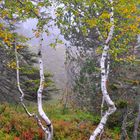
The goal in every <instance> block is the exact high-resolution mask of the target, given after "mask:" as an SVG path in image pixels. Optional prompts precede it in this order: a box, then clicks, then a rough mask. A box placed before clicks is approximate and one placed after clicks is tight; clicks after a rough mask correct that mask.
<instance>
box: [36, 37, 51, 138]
mask: <svg viewBox="0 0 140 140" xmlns="http://www.w3.org/2000/svg"><path fill="white" fill-rule="evenodd" d="M42 41H43V38H42V39H41V43H40V48H39V51H38V56H39V71H40V86H39V89H38V91H37V103H38V112H39V115H40V117H41V118H42V119H43V120H44V121H45V122H46V125H47V128H45V127H44V129H43V130H44V132H45V140H52V138H53V126H52V124H51V121H50V120H49V118H48V117H47V115H46V114H45V112H44V110H43V107H42V92H43V88H44V70H43V61H42V53H41V47H42Z"/></svg>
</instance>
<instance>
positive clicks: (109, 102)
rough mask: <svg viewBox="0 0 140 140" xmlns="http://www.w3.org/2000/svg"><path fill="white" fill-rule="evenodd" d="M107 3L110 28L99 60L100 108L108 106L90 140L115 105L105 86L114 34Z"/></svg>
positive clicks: (111, 0)
mask: <svg viewBox="0 0 140 140" xmlns="http://www.w3.org/2000/svg"><path fill="white" fill-rule="evenodd" d="M109 1H110V4H111V5H112V7H111V10H112V11H111V12H110V23H111V24H112V26H111V28H110V32H109V34H108V37H107V39H106V41H105V45H104V48H103V52H102V57H101V60H100V67H101V91H102V94H103V102H102V107H103V103H104V101H105V102H106V103H107V105H108V110H107V111H106V112H105V113H104V115H103V116H102V118H101V121H100V123H99V125H98V126H97V128H96V129H95V130H94V132H93V134H92V135H91V136H90V140H96V137H97V136H98V135H99V134H100V133H101V132H102V131H103V130H104V126H105V125H106V122H107V120H108V117H109V116H110V115H111V114H112V113H114V112H115V111H116V107H115V104H114V102H113V101H112V100H111V98H110V96H109V94H108V92H107V85H106V83H107V79H108V74H109V61H108V57H109V42H110V41H111V39H112V36H113V32H114V17H113V15H114V12H113V11H114V8H113V0H109ZM98 32H99V31H98ZM106 65H107V66H106Z"/></svg>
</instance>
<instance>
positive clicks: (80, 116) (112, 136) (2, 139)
mask: <svg viewBox="0 0 140 140" xmlns="http://www.w3.org/2000/svg"><path fill="white" fill-rule="evenodd" d="M28 107H29V110H30V111H31V112H36V111H37V110H36V106H35V104H34V105H33V104H32V105H31V104H30V105H28ZM44 110H45V112H46V113H47V115H48V116H49V118H51V120H52V123H53V126H54V140H88V139H89V137H90V134H91V133H92V131H93V130H94V129H95V127H96V126H97V124H98V122H99V120H100V117H99V116H97V115H96V116H95V115H93V114H91V113H89V112H84V111H81V110H76V109H71V108H69V109H64V108H63V106H62V105H61V104H60V103H56V104H54V103H53V104H52V105H51V104H49V105H48V104H45V105H44ZM43 139H44V135H43V132H42V130H41V129H40V128H39V127H38V126H37V123H36V121H35V120H34V119H33V118H29V117H28V116H27V114H26V113H25V112H24V110H23V108H22V107H21V105H20V104H18V105H10V104H6V103H5V104H2V105H0V140H43ZM102 140H119V129H118V128H114V129H113V130H111V129H107V128H106V129H105V132H104V134H103V136H102Z"/></svg>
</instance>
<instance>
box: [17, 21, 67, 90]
mask: <svg viewBox="0 0 140 140" xmlns="http://www.w3.org/2000/svg"><path fill="white" fill-rule="evenodd" d="M36 24H37V19H28V20H27V21H25V22H23V23H20V24H19V25H18V28H17V32H18V33H19V34H21V35H24V36H26V37H29V38H31V40H30V41H28V42H27V44H28V45H29V46H30V47H29V48H30V50H31V51H32V52H35V53H37V50H38V46H39V41H40V39H39V38H36V37H34V33H33V29H36ZM49 32H50V34H49V36H47V34H46V33H43V39H44V40H43V43H42V44H43V48H42V55H43V61H44V69H45V70H47V71H49V72H51V73H52V74H53V75H54V77H53V80H54V81H55V83H56V85H57V87H58V88H59V89H61V90H62V91H63V89H64V87H65V82H66V75H65V66H64V62H65V45H62V44H60V45H59V44H58V45H57V46H56V48H51V47H50V46H49V44H50V43H52V42H54V40H55V38H56V37H58V36H59V39H61V40H64V38H63V36H62V35H60V31H59V29H58V28H57V27H55V26H54V27H52V28H49ZM36 66H37V65H36Z"/></svg>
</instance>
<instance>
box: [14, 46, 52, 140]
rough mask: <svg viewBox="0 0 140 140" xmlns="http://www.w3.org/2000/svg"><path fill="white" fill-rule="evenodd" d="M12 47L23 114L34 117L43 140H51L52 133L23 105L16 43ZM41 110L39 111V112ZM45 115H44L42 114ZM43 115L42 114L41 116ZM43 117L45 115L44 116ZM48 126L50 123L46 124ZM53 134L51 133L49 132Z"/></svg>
mask: <svg viewBox="0 0 140 140" xmlns="http://www.w3.org/2000/svg"><path fill="white" fill-rule="evenodd" d="M14 47H15V57H16V77H17V87H18V90H19V92H20V93H21V96H20V102H21V104H22V106H23V108H24V110H25V112H26V113H27V115H28V116H29V117H34V119H35V120H36V121H37V123H38V126H39V127H40V128H41V129H42V130H43V131H44V132H45V139H46V140H52V133H50V130H47V129H46V128H45V127H44V126H43V125H42V123H41V120H40V119H39V117H38V115H36V114H35V113H30V112H29V111H28V109H27V107H26V105H25V104H24V95H25V94H24V92H23V90H22V89H21V86H20V76H19V69H20V67H19V59H18V52H17V48H16V43H14ZM39 100H40V101H39V108H42V106H41V105H40V103H41V104H42V98H39ZM41 111H42V110H40V112H41ZM44 114H45V113H44ZM42 115H43V114H42ZM44 116H45V115H44ZM48 124H50V122H49V123H48ZM48 127H49V129H50V128H51V130H52V126H51V125H48ZM51 132H53V131H51Z"/></svg>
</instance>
